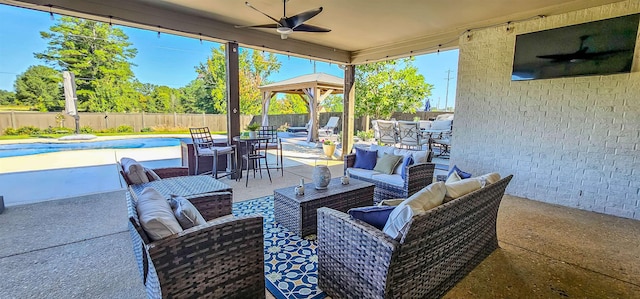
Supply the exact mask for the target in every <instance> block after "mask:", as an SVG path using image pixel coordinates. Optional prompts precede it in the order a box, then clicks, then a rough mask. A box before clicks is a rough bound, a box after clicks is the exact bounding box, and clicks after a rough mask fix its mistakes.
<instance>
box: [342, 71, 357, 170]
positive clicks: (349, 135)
mask: <svg viewBox="0 0 640 299" xmlns="http://www.w3.org/2000/svg"><path fill="white" fill-rule="evenodd" d="M355 82H356V66H355V65H346V66H345V68H344V97H343V102H342V103H343V107H344V109H343V110H342V154H341V155H342V158H344V156H345V155H347V154H349V153H350V152H351V148H352V147H353V144H352V141H353V132H354V129H355V124H354V122H355V116H354V114H355V107H356V106H355V103H356V84H355Z"/></svg>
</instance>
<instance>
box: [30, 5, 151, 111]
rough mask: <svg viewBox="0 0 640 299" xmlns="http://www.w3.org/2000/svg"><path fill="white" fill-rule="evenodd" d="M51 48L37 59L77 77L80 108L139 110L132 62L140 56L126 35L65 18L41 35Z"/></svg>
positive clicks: (99, 25)
mask: <svg viewBox="0 0 640 299" xmlns="http://www.w3.org/2000/svg"><path fill="white" fill-rule="evenodd" d="M40 35H41V36H42V38H44V39H45V40H48V47H47V49H46V50H45V51H44V52H42V53H35V54H34V55H35V57H36V58H38V59H42V60H44V61H45V62H47V63H49V64H51V65H54V66H56V67H57V68H58V69H59V70H68V71H71V72H73V73H74V74H75V76H76V85H77V95H78V106H79V109H80V110H87V111H93V112H104V111H128V110H135V109H137V106H138V105H137V104H136V102H135V98H136V94H135V89H134V87H133V84H132V82H131V79H132V78H133V71H131V65H132V64H131V63H130V60H131V59H133V58H134V57H135V55H136V53H137V51H136V49H134V48H131V43H130V42H128V37H127V35H126V34H124V32H123V31H122V30H121V29H119V28H116V27H115V26H113V27H112V26H109V24H105V23H101V22H96V21H91V20H85V19H78V18H73V17H62V18H60V19H59V20H58V21H57V22H56V24H55V25H53V26H51V27H50V28H49V32H40Z"/></svg>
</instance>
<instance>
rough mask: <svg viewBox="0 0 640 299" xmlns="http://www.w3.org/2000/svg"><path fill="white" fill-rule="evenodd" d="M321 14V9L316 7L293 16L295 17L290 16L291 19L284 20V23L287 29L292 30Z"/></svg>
mask: <svg viewBox="0 0 640 299" xmlns="http://www.w3.org/2000/svg"><path fill="white" fill-rule="evenodd" d="M321 12H322V7H318V8H316V9H312V10H307V11H305V12H301V13H299V14H297V15H295V16H291V17H288V18H285V19H284V21H285V22H286V23H287V25H288V26H289V28H294V29H295V28H296V27H298V26H300V25H302V23H304V22H306V21H307V20H309V19H311V18H313V17H315V16H317V15H318V14H319V13H321Z"/></svg>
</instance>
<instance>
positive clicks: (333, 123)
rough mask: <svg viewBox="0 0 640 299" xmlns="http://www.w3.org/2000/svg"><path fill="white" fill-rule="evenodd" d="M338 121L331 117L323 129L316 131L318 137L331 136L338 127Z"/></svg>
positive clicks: (336, 118) (338, 119) (335, 117)
mask: <svg viewBox="0 0 640 299" xmlns="http://www.w3.org/2000/svg"><path fill="white" fill-rule="evenodd" d="M338 121H340V118H339V117H337V116H332V117H331V118H329V121H327V124H326V125H324V127H322V128H319V129H318V135H322V136H331V135H333V134H334V133H335V130H336V128H337V127H338Z"/></svg>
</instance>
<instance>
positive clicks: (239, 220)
mask: <svg viewBox="0 0 640 299" xmlns="http://www.w3.org/2000/svg"><path fill="white" fill-rule="evenodd" d="M226 194H227V199H228V200H229V201H230V194H229V193H226ZM127 206H128V211H129V218H130V221H129V231H130V233H131V238H132V241H133V250H134V254H135V256H136V260H137V263H138V268H139V270H140V273H141V276H142V279H143V281H144V283H145V286H146V288H147V296H148V297H149V298H161V297H162V298H174V297H177V298H183V297H207V298H264V296H265V292H264V288H265V283H264V252H263V244H264V241H263V225H262V217H260V216H241V217H223V218H217V219H214V220H211V221H209V222H207V223H206V224H203V225H200V226H196V227H193V228H190V229H187V230H184V231H183V232H181V233H179V234H175V235H172V236H169V237H167V238H164V239H162V240H158V241H155V242H152V243H149V242H148V241H146V236H144V234H140V231H141V229H140V225H139V223H138V216H137V212H136V210H135V202H134V199H133V197H132V196H129V194H127ZM205 219H206V216H205Z"/></svg>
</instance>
